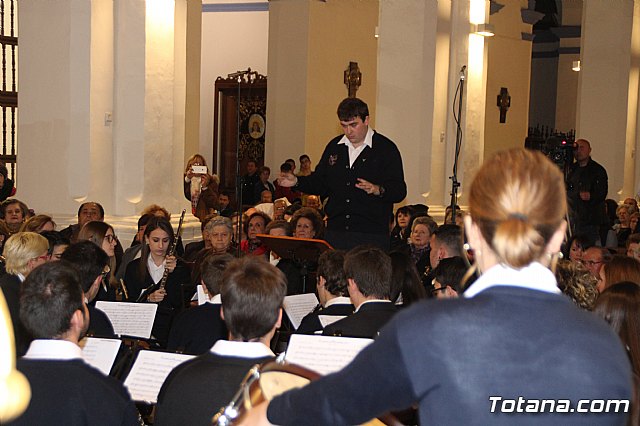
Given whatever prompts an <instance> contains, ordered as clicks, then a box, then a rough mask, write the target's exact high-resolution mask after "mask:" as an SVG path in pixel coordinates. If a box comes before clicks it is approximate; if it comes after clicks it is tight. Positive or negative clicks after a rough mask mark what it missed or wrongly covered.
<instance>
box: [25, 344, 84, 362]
mask: <svg viewBox="0 0 640 426" xmlns="http://www.w3.org/2000/svg"><path fill="white" fill-rule="evenodd" d="M24 358H25V359H51V360H58V361H68V360H72V359H82V349H80V346H78V345H76V344H75V343H73V342H69V341H68V340H55V339H36V340H34V341H33V342H31V344H30V345H29V349H28V350H27V353H26V354H25V355H24Z"/></svg>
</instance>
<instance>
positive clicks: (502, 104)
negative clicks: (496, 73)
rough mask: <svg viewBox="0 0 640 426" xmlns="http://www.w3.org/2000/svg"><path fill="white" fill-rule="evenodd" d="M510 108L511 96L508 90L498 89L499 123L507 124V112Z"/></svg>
mask: <svg viewBox="0 0 640 426" xmlns="http://www.w3.org/2000/svg"><path fill="white" fill-rule="evenodd" d="M510 106H511V96H509V90H508V89H507V88H506V87H501V88H500V94H499V95H498V108H500V122H501V123H506V122H507V111H508V110H509V107H510Z"/></svg>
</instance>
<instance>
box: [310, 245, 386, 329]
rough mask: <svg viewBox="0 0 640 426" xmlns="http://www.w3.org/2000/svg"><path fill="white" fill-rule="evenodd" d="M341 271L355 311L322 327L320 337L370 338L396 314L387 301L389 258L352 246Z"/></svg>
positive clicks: (363, 247)
mask: <svg viewBox="0 0 640 426" xmlns="http://www.w3.org/2000/svg"><path fill="white" fill-rule="evenodd" d="M344 271H345V275H346V277H347V281H348V283H349V285H348V289H349V298H350V299H351V302H352V303H353V306H355V307H356V311H355V313H354V314H353V315H351V316H348V317H346V318H344V319H341V320H340V321H337V322H334V323H333V324H330V325H328V326H327V327H325V329H324V332H323V333H322V334H324V335H326V336H345V337H366V338H370V339H373V338H375V337H377V336H378V334H379V331H380V329H381V328H382V327H383V326H384V325H385V324H386V323H387V322H388V321H389V320H390V319H391V317H392V316H393V314H395V313H396V307H395V306H394V305H393V303H391V301H390V300H389V295H390V292H391V259H390V258H389V255H387V254H386V253H385V252H383V251H382V250H381V249H379V248H377V247H372V246H361V247H356V248H354V249H352V250H351V251H349V252H348V253H347V255H346V256H345V259H344Z"/></svg>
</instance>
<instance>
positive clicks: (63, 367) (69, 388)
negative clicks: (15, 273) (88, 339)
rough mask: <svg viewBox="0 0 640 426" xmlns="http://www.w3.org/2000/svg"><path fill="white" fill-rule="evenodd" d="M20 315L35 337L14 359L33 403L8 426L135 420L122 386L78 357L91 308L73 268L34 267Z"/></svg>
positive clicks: (57, 264)
mask: <svg viewBox="0 0 640 426" xmlns="http://www.w3.org/2000/svg"><path fill="white" fill-rule="evenodd" d="M20 318H21V319H22V322H23V323H24V325H25V327H26V328H27V329H28V330H29V332H30V333H31V334H33V336H34V337H35V340H34V341H33V342H31V345H30V346H29V350H28V351H27V353H26V355H25V356H24V358H22V359H20V360H18V362H17V368H18V370H20V371H21V372H22V373H23V374H24V375H25V376H26V377H27V379H28V380H29V384H30V385H31V401H30V403H29V407H28V408H27V411H25V412H24V413H23V414H22V416H20V417H18V418H17V419H16V420H15V421H14V422H12V423H9V424H10V425H36V424H60V425H62V424H66V425H71V424H75V425H138V424H139V422H138V418H139V417H138V414H137V411H136V408H135V405H134V404H133V401H131V397H130V396H129V393H128V392H127V390H126V389H125V388H124V386H123V385H122V384H121V383H120V382H118V381H117V380H116V379H114V378H112V377H107V376H105V375H103V374H102V373H101V372H100V371H98V370H96V369H94V368H93V367H91V366H89V365H87V364H86V363H85V362H84V361H83V360H82V350H81V349H80V347H79V346H78V341H79V340H80V339H81V337H82V336H83V335H84V333H85V332H86V330H87V327H88V325H89V312H88V311H87V308H86V305H85V303H84V294H83V292H82V288H81V287H80V279H79V277H78V273H77V272H76V270H75V269H74V268H73V267H72V266H70V265H69V264H67V263H66V262H50V263H47V264H45V265H42V266H39V267H37V268H36V269H34V270H33V271H32V272H31V273H30V274H29V276H28V277H27V279H26V280H25V282H24V283H23V286H22V295H21V297H20Z"/></svg>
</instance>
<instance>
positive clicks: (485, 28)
mask: <svg viewBox="0 0 640 426" xmlns="http://www.w3.org/2000/svg"><path fill="white" fill-rule="evenodd" d="M471 32H472V33H473V34H477V35H480V36H482V37H493V36H494V35H496V33H495V27H494V26H493V25H491V24H471Z"/></svg>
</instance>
